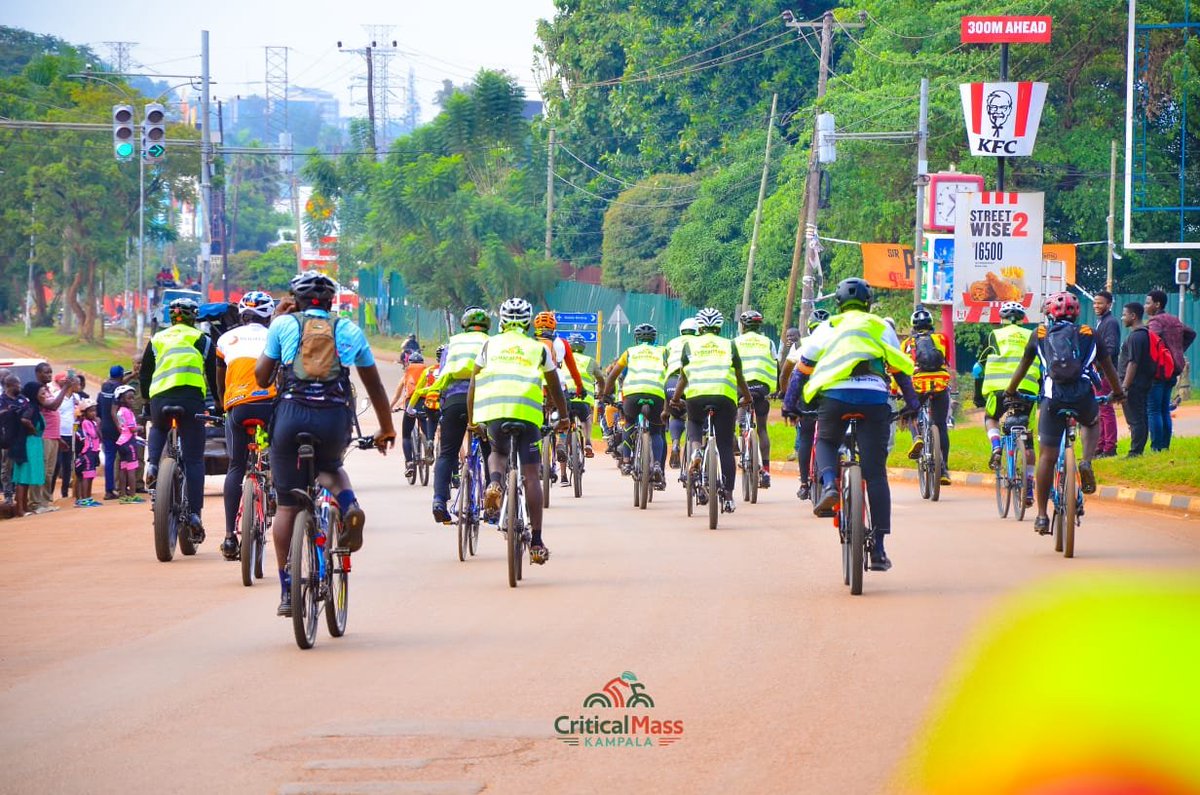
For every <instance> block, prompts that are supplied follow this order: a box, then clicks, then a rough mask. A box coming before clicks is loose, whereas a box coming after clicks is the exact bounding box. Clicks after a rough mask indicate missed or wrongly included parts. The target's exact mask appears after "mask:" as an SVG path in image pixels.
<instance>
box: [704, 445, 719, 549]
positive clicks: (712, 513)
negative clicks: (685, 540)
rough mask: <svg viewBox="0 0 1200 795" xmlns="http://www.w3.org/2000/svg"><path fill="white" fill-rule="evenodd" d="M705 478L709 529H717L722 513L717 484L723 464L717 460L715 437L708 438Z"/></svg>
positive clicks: (705, 456)
mask: <svg viewBox="0 0 1200 795" xmlns="http://www.w3.org/2000/svg"><path fill="white" fill-rule="evenodd" d="M704 479H705V481H706V483H705V484H704V486H705V488H706V489H707V490H708V529H709V530H716V529H717V519H718V517H720V515H721V501H720V495H719V494H718V493H717V486H718V484H719V483H720V482H721V466H720V462H719V461H718V460H717V442H716V440H715V439H709V440H708V446H707V447H706V448H705V452H704Z"/></svg>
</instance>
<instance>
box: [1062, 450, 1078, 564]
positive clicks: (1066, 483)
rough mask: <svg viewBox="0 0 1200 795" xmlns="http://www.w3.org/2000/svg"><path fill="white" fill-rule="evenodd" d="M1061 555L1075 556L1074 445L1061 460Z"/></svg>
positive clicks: (1076, 516) (1076, 473)
mask: <svg viewBox="0 0 1200 795" xmlns="http://www.w3.org/2000/svg"><path fill="white" fill-rule="evenodd" d="M1062 495H1063V549H1062V553H1063V557H1064V558H1073V557H1075V527H1076V526H1077V525H1078V524H1079V513H1078V508H1079V502H1078V501H1079V470H1078V468H1077V467H1076V466H1075V445H1071V446H1070V447H1068V448H1067V450H1066V456H1065V457H1064V462H1063V492H1062Z"/></svg>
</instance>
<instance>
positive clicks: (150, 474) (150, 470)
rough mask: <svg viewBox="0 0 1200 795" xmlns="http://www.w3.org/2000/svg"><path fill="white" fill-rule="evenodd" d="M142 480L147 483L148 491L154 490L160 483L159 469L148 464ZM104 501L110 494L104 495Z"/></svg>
mask: <svg viewBox="0 0 1200 795" xmlns="http://www.w3.org/2000/svg"><path fill="white" fill-rule="evenodd" d="M142 480H143V481H145V483H146V488H147V489H152V488H154V486H155V485H156V484H157V483H158V467H157V466H155V465H150V464H147V465H146V471H145V473H143V475H142ZM110 493H111V492H110ZM104 499H106V500H107V499H108V494H105V495H104Z"/></svg>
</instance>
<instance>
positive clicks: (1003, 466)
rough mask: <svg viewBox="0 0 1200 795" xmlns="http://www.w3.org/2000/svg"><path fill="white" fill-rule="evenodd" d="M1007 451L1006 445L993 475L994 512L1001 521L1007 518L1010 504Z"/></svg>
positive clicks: (1010, 491) (1010, 493)
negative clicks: (994, 489)
mask: <svg viewBox="0 0 1200 795" xmlns="http://www.w3.org/2000/svg"><path fill="white" fill-rule="evenodd" d="M1009 469H1010V468H1009V451H1008V444H1007V443H1005V444H1004V446H1003V454H1002V455H1001V457H1000V463H999V464H998V465H997V466H996V469H995V470H994V471H993V474H994V475H995V476H996V511H997V513H999V514H1000V518H1001V519H1005V518H1007V517H1008V508H1009V504H1010V502H1011V499H1010V498H1011V496H1012V490H1011V489H1010V488H1009V486H1008V472H1009Z"/></svg>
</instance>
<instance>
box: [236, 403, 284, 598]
mask: <svg viewBox="0 0 1200 795" xmlns="http://www.w3.org/2000/svg"><path fill="white" fill-rule="evenodd" d="M242 427H243V428H245V429H246V435H247V436H249V437H250V441H249V442H247V444H246V454H247V457H248V458H247V462H246V476H245V477H244V478H242V504H241V505H240V506H239V507H238V515H237V523H236V526H237V528H238V535H239V537H240V540H239V543H238V557H239V558H240V559H241V563H242V585H244V586H246V587H247V588H248V587H250V586H251V585H253V584H254V581H255V580H256V579H257V580H261V579H262V577H263V566H262V562H263V550H264V548H265V546H266V540H267V531H268V530H269V529H270V527H271V519H272V517H274V516H275V505H274V502H275V500H274V499H273V498H272V497H271V471H270V469H268V467H267V461H268V458H267V448H268V445H269V442H268V439H267V431H266V427H265V423H264V422H263V421H262V420H258V419H249V420H245V421H244V422H243V423H242ZM231 452H232V451H231Z"/></svg>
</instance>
